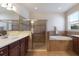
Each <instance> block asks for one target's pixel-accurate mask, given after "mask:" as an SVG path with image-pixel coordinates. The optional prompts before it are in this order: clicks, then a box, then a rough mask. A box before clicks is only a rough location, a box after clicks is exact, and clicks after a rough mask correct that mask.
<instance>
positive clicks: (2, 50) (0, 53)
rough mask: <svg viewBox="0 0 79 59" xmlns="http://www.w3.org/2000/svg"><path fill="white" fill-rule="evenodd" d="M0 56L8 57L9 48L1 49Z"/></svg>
mask: <svg viewBox="0 0 79 59" xmlns="http://www.w3.org/2000/svg"><path fill="white" fill-rule="evenodd" d="M0 56H8V46H6V47H3V48H1V49H0Z"/></svg>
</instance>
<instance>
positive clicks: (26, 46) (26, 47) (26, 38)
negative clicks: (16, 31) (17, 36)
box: [25, 36, 30, 53]
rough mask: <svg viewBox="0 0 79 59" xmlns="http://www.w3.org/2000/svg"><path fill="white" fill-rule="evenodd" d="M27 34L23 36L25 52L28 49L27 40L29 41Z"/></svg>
mask: <svg viewBox="0 0 79 59" xmlns="http://www.w3.org/2000/svg"><path fill="white" fill-rule="evenodd" d="M29 39H30V38H29V36H27V37H25V52H26V53H27V50H28V41H29Z"/></svg>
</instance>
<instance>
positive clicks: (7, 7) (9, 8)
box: [1, 3, 16, 11]
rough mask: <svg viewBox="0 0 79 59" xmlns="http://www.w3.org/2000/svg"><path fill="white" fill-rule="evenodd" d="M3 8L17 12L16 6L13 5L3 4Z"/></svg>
mask: <svg viewBox="0 0 79 59" xmlns="http://www.w3.org/2000/svg"><path fill="white" fill-rule="evenodd" d="M1 7H4V8H6V9H7V10H14V11H15V10H16V8H15V6H13V5H12V4H11V3H5V4H3V3H2V4H1Z"/></svg>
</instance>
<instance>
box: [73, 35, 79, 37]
mask: <svg viewBox="0 0 79 59" xmlns="http://www.w3.org/2000/svg"><path fill="white" fill-rule="evenodd" d="M71 36H75V37H79V35H71Z"/></svg>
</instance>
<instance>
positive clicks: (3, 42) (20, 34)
mask: <svg viewBox="0 0 79 59" xmlns="http://www.w3.org/2000/svg"><path fill="white" fill-rule="evenodd" d="M7 33H8V36H7V38H3V37H0V48H2V47H4V46H7V45H9V44H11V43H13V42H15V41H18V40H20V39H22V38H24V37H27V36H30V34H31V32H30V31H9V32H7Z"/></svg>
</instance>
